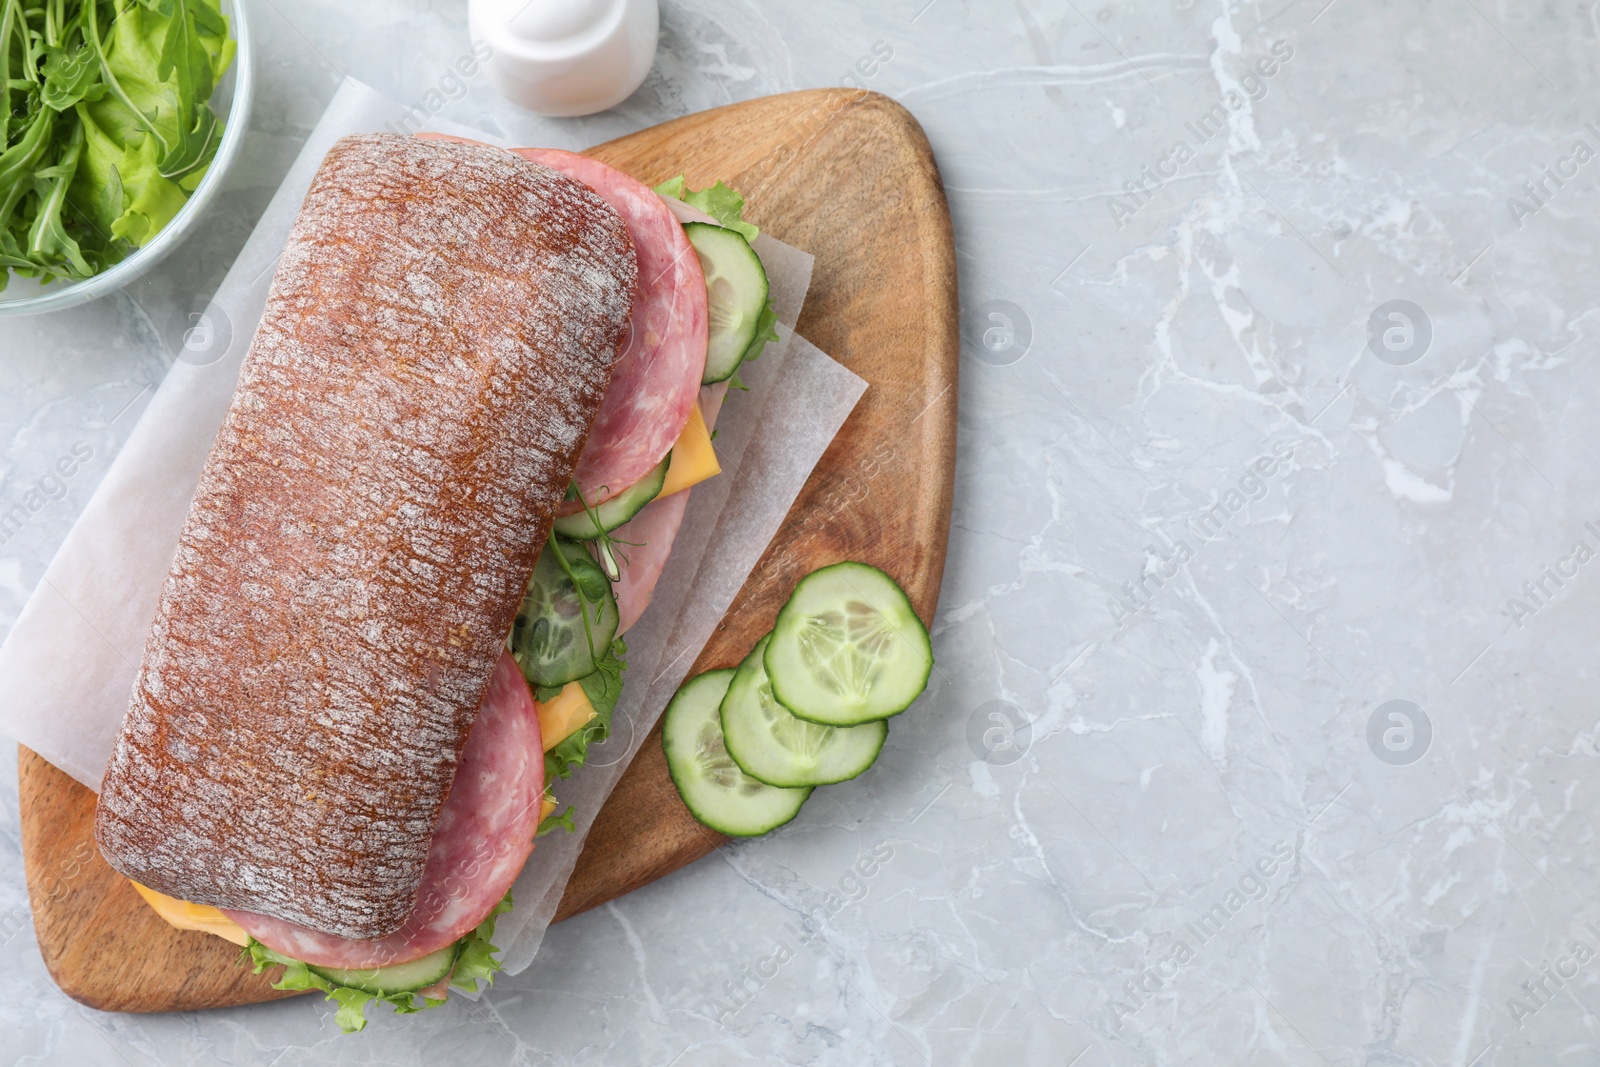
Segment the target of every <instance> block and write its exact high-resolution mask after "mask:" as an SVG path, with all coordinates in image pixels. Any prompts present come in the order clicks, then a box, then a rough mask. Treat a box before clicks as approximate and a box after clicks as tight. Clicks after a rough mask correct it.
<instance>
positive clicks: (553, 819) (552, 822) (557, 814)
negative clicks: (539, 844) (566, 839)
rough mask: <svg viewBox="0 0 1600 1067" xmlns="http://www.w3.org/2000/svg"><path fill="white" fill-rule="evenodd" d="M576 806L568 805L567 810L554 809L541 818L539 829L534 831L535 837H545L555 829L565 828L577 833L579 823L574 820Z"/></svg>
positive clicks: (567, 830) (569, 831) (568, 831)
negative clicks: (573, 814)
mask: <svg viewBox="0 0 1600 1067" xmlns="http://www.w3.org/2000/svg"><path fill="white" fill-rule="evenodd" d="M574 810H575V809H574V807H573V805H571V804H568V805H567V810H566V811H552V812H551V813H550V814H549V815H546V816H545V817H544V818H542V819H540V820H539V829H537V830H535V831H534V834H533V836H534V837H543V836H544V835H545V834H548V833H550V832H552V831H554V830H565V831H566V832H567V833H569V834H571V833H576V832H577V830H578V827H577V824H576V823H574V822H573V821H572V813H573V811H574Z"/></svg>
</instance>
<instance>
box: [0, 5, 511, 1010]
mask: <svg viewBox="0 0 1600 1067" xmlns="http://www.w3.org/2000/svg"><path fill="white" fill-rule="evenodd" d="M3 2H4V0H0V3H3ZM511 904H512V901H511V893H510V892H507V893H506V895H505V896H504V897H503V898H502V899H501V901H500V903H498V904H496V905H495V906H494V908H493V909H492V910H491V911H490V912H489V914H488V915H486V916H485V917H484V920H483V922H481V923H479V924H478V925H477V927H476V928H475V929H474V930H473V931H472V932H471V933H469V934H468V935H467V936H466V937H463V938H462V939H461V940H460V941H458V942H456V945H457V949H456V963H455V967H454V969H453V970H452V971H451V972H450V984H451V985H452V986H455V987H456V988H458V989H464V990H466V991H467V992H469V993H476V992H477V991H478V983H479V982H480V981H482V982H485V983H487V984H489V985H493V984H494V976H495V974H496V973H497V972H498V971H500V970H501V969H502V967H503V964H501V962H500V961H499V960H498V959H496V958H495V955H494V954H495V953H496V952H499V951H500V949H499V948H498V947H496V946H495V945H493V944H491V943H490V941H489V939H490V938H492V937H493V936H494V921H495V919H496V918H498V917H499V916H501V915H504V914H505V913H506V912H508V911H510V910H511ZM239 960H240V962H241V963H242V962H245V961H246V960H248V961H249V962H250V964H251V971H252V972H254V973H255V974H260V973H261V972H262V971H264V970H266V969H267V968H268V967H279V966H281V967H282V968H283V969H284V970H283V977H281V978H279V979H278V980H277V981H276V982H273V983H272V988H273V989H316V990H320V991H321V992H323V993H326V994H327V998H326V999H328V1000H331V1001H333V1002H335V1003H336V1004H338V1005H339V1011H338V1014H337V1015H335V1016H334V1021H336V1022H337V1023H338V1024H339V1029H340V1030H342V1031H344V1032H345V1033H347V1034H353V1033H355V1032H357V1031H359V1030H364V1029H366V1026H367V1005H368V1004H371V1003H372V1002H373V1001H375V1000H381V1001H383V1002H385V1003H387V1004H389V1005H390V1006H391V1007H393V1008H394V1010H395V1013H396V1014H397V1015H410V1014H413V1013H414V1012H419V1011H426V1010H427V1009H429V1008H437V1007H438V1006H439V1005H441V1004H443V1003H444V1002H445V1001H446V1000H448V999H449V998H448V997H425V996H423V995H422V994H420V993H387V994H379V993H368V992H367V991H366V990H364V989H354V988H351V987H350V986H345V985H339V984H338V983H337V982H333V981H330V980H329V979H327V978H324V977H323V976H322V975H320V974H318V973H317V972H315V971H313V970H312V969H311V968H310V967H308V966H306V964H304V963H303V962H301V961H300V960H297V959H294V958H293V957H291V956H285V955H283V954H282V953H281V952H276V951H274V950H272V949H270V948H268V947H267V946H266V945H263V944H262V943H261V942H259V941H257V940H256V939H255V938H253V937H252V938H249V939H248V940H247V941H246V942H245V946H244V948H243V949H242V950H241V951H240V953H239ZM418 1001H420V1002H421V1003H418Z"/></svg>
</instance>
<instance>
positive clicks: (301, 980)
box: [239, 892, 512, 1034]
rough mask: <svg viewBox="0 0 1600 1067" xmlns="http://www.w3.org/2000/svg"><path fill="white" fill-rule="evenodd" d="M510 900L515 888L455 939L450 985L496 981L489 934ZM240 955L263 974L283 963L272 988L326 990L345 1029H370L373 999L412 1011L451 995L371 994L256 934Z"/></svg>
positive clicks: (474, 987)
mask: <svg viewBox="0 0 1600 1067" xmlns="http://www.w3.org/2000/svg"><path fill="white" fill-rule="evenodd" d="M511 903H512V902H511V893H510V892H507V893H506V895H505V896H504V897H503V898H502V899H501V901H500V903H498V904H496V905H495V906H494V908H493V909H492V910H491V911H490V912H489V914H488V915H486V916H485V917H484V920H483V922H481V923H479V924H478V925H477V927H476V928H475V929H474V930H473V931H472V932H471V933H470V934H468V935H467V936H466V937H463V938H462V939H461V940H460V941H458V942H456V945H457V949H456V963H455V969H454V970H453V971H451V972H450V984H451V985H453V986H455V987H457V988H459V989H464V990H466V991H467V992H469V993H476V992H477V991H478V983H479V982H480V981H481V982H485V983H487V984H488V985H493V984H494V976H495V973H496V972H497V971H499V970H500V969H501V967H502V964H501V963H500V961H499V960H498V959H496V958H495V955H494V954H495V953H496V952H499V951H500V950H499V948H498V947H496V946H495V945H493V944H492V943H490V938H492V937H494V921H495V919H496V918H498V917H499V916H501V915H504V914H505V913H506V912H508V911H510V910H511ZM239 959H240V962H244V961H245V960H249V961H250V963H251V971H252V972H254V973H255V974H260V973H261V972H262V971H264V970H266V969H267V968H268V967H279V966H281V967H282V968H283V977H281V978H279V979H278V980H277V981H276V982H273V983H272V988H273V989H316V990H320V991H321V992H323V993H326V994H327V998H326V999H328V1000H331V1001H333V1002H334V1003H336V1004H338V1005H339V1011H338V1014H336V1015H335V1016H334V1021H335V1022H337V1023H338V1024H339V1029H340V1030H342V1031H344V1032H345V1033H347V1034H353V1033H355V1032H357V1031H358V1030H364V1029H366V1026H367V1005H368V1004H371V1003H372V1002H373V1001H375V1000H381V1001H384V1002H385V1003H387V1004H389V1005H390V1006H391V1007H393V1008H394V1010H395V1014H397V1015H410V1014H412V1013H414V1012H419V1011H426V1010H427V1009H429V1008H437V1007H438V1006H439V1005H441V1004H443V1003H444V1002H445V1001H446V1000H448V999H449V998H448V997H425V996H422V995H421V994H420V993H388V994H378V993H368V992H367V991H366V990H364V989H353V988H351V987H350V986H345V985H339V984H338V983H336V982H332V981H329V980H328V979H327V978H324V977H323V976H322V975H320V974H318V973H317V972H316V971H313V970H312V969H311V968H310V967H308V966H307V965H306V964H304V963H302V962H301V961H300V960H297V959H294V958H292V957H290V956H285V955H284V954H283V953H281V952H275V951H273V950H272V949H270V948H268V947H267V946H266V945H263V944H262V943H261V942H259V941H257V940H256V939H255V938H253V937H252V938H250V939H249V940H248V941H246V942H245V946H244V948H243V949H242V950H241V951H240V953H239ZM419 1001H420V1003H418V1002H419Z"/></svg>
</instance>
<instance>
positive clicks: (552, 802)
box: [539, 793, 558, 822]
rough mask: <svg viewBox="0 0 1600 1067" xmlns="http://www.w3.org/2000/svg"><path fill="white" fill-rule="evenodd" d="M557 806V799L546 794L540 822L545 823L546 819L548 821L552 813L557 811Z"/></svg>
mask: <svg viewBox="0 0 1600 1067" xmlns="http://www.w3.org/2000/svg"><path fill="white" fill-rule="evenodd" d="M557 806H558V805H557V804H556V798H555V797H553V796H551V795H550V794H549V793H546V794H545V795H544V803H543V804H541V805H540V806H539V821H540V822H544V821H545V820H546V819H548V818H549V817H550V813H551V812H552V811H555V810H556V807H557Z"/></svg>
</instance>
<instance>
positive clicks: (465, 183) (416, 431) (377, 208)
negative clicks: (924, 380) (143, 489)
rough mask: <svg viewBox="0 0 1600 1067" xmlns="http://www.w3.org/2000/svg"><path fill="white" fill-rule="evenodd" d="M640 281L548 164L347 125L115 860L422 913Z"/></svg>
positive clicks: (287, 274) (165, 883)
mask: <svg viewBox="0 0 1600 1067" xmlns="http://www.w3.org/2000/svg"><path fill="white" fill-rule="evenodd" d="M635 275H636V264H635V258H634V254H633V249H632V246H631V244H630V242H629V239H628V235H627V232H626V230H625V228H624V226H623V223H622V220H621V219H620V218H619V217H618V216H617V214H616V213H615V212H614V211H613V210H612V209H611V208H610V207H609V206H608V205H607V204H606V203H605V202H604V201H603V200H601V199H600V198H599V197H598V196H596V195H595V194H594V193H593V192H591V191H590V190H589V189H588V188H587V187H585V186H583V185H581V184H580V183H578V182H575V181H573V180H572V179H570V178H567V177H564V176H562V175H560V174H557V173H556V172H555V171H552V170H548V169H546V168H543V167H539V166H536V165H534V164H531V163H529V162H527V161H525V160H522V159H520V158H519V157H517V156H516V155H514V154H512V153H510V152H504V151H501V150H498V149H493V148H486V147H482V146H472V145H464V144H455V143H450V142H444V141H432V140H416V139H411V138H402V137H394V136H386V135H365V136H358V137H347V138H344V139H343V140H341V141H339V142H338V143H337V144H336V145H335V146H334V147H333V149H332V150H331V151H330V152H329V153H328V156H327V158H326V159H325V160H324V162H323V164H322V167H321V169H320V170H319V171H318V173H317V175H316V178H315V180H314V181H313V182H312V185H311V189H310V192H309V193H308V194H307V195H306V199H305V203H304V206H303V207H302V209H301V213H300V216H299V218H298V220H297V221H296V222H295V225H294V228H293V231H292V232H291V234H290V237H289V241H288V244H287V246H286V248H285V249H284V254H283V258H282V260H281V261H280V262H279V266H278V271H277V274H276V277H275V278H274V279H273V284H272V289H271V293H270V295H269V297H268V300H267V305H266V311H265V312H264V314H263V315H262V319H261V326H260V329H259V330H258V332H257V334H256V337H255V341H254V343H253V344H252V346H251V349H250V352H249V353H248V355H247V356H246V358H245V362H244V366H243V370H242V371H241V375H240V380H239V387H238V391H237V394H236V395H235V397H234V399H233V404H232V407H231V408H230V410H229V412H228V416H227V419H226V421H225V423H224V424H223V427H222V429H221V431H220V433H219V434H218V437H217V441H216V444H215V446H214V447H213V449H212V452H211V456H210V458H209V460H208V461H207V464H206V468H205V472H204V474H203V476H202V477H201V481H200V485H199V488H198V490H197V491H196V494H195V498H194V503H193V505H192V507H191V510H190V512H189V516H188V520H187V521H186V523H185V525H184V527H183V532H182V536H181V538H180V542H179V546H178V551H177V555H176V558H175V559H174V560H173V564H172V570H171V572H170V573H169V574H168V577H167V580H166V583H165V585H164V586H163V588H162V593H161V599H160V604H159V607H158V609H157V613H156V618H155V622H154V624H153V626H152V627H151V630H150V635H149V639H148V641H147V644H146V647H145V658H144V663H143V665H142V667H141V669H140V672H139V677H138V682H137V684H136V685H135V687H134V692H133V696H132V700H131V702H130V705H129V708H128V713H127V717H126V720H125V721H124V723H123V727H122V733H121V735H120V737H119V738H118V741H117V745H116V750H115V753H114V754H113V756H112V759H111V763H110V765H109V767H108V769H107V772H106V775H105V782H104V786H103V791H102V793H101V795H100V807H99V813H98V816H97V820H96V836H97V840H98V842H99V845H100V849H101V851H102V852H103V853H104V854H105V856H106V858H107V860H109V861H110V863H111V865H112V866H113V867H115V868H116V869H117V870H119V871H121V872H122V873H123V874H125V875H127V876H128V877H130V878H133V879H134V880H136V881H138V882H141V883H143V884H144V885H147V886H149V887H151V888H152V889H155V890H158V891H159V892H162V893H166V894H169V895H171V896H175V897H179V898H181V899H184V900H191V901H195V902H198V903H202V904H213V905H217V906H220V907H227V908H233V909H238V910H243V911H253V912H260V913H263V914H267V915H273V916H277V917H279V918H283V919H287V920H289V921H291V922H295V923H299V924H301V925H304V926H307V927H310V928H312V929H315V930H321V931H325V932H327V933H332V934H337V935H339V936H342V937H350V938H373V937H380V936H383V935H385V934H387V933H390V932H392V931H393V930H395V929H397V928H398V927H399V926H400V925H401V924H402V922H403V921H404V920H405V917H406V915H407V914H408V913H409V912H410V910H411V908H412V906H413V904H414V901H415V897H416V893H417V887H418V883H419V881H420V878H421V875H422V870H423V864H424V861H425V859H426V857H427V853H428V847H429V843H430V841H431V839H432V834H433V829H434V826H435V823H436V822H437V820H438V818H439V813H440V810H441V808H442V806H443V804H444V801H445V798H446V796H447V794H448V792H449V789H450V784H451V781H452V780H453V778H454V775H455V768H456V760H457V757H458V755H459V753H460V751H461V748H462V746H463V745H464V744H465V741H466V737H467V732H468V730H469V729H470V728H471V725H472V720H473V717H474V715H475V714H476V712H477V709H478V707H479V705H480V703H481V702H482V699H483V695H484V692H485V688H486V686H487V684H488V681H489V677H490V673H491V671H492V670H493V668H494V665H495V660H496V657H497V655H498V654H499V652H500V650H501V648H502V647H503V645H504V642H505V638H506V634H507V632H508V631H509V629H510V627H511V623H512V620H513V618H514V617H515V614H516V611H517V607H518V605H519V603H520V600H521V595H522V592H523V589H524V587H525V586H526V584H527V581H528V578H529V575H530V574H531V572H532V569H533V564H534V561H535V559H536V558H537V555H538V552H539V550H540V548H541V547H542V545H543V543H544V540H545V538H546V537H547V535H548V532H549V527H550V519H551V516H552V514H553V513H554V510H555V508H556V505H557V504H558V502H559V501H560V500H561V497H562V494H563V492H564V491H565V489H566V486H567V483H568V480H569V479H570V477H571V473H572V470H573V467H574V465H575V463H576V461H577V457H578V453H579V451H580V449H581V448H582V446H583V443H584V439H585V436H586V435H587V433H588V429H589V425H590V423H591V422H592V421H593V419H594V416H595V413H596V411H597V410H598V408H599V405H600V400H601V397H602V396H603V394H604V391H605V388H606V383H607V381H608V378H609V375H610V368H611V364H612V362H613V361H614V359H615V358H616V353H617V350H618V347H619V345H620V344H621V342H622V339H623V337H624V334H625V332H626V329H627V323H628V316H629V309H630V308H631V306H632V303H633V296H634V290H635V282H636V278H635Z"/></svg>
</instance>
